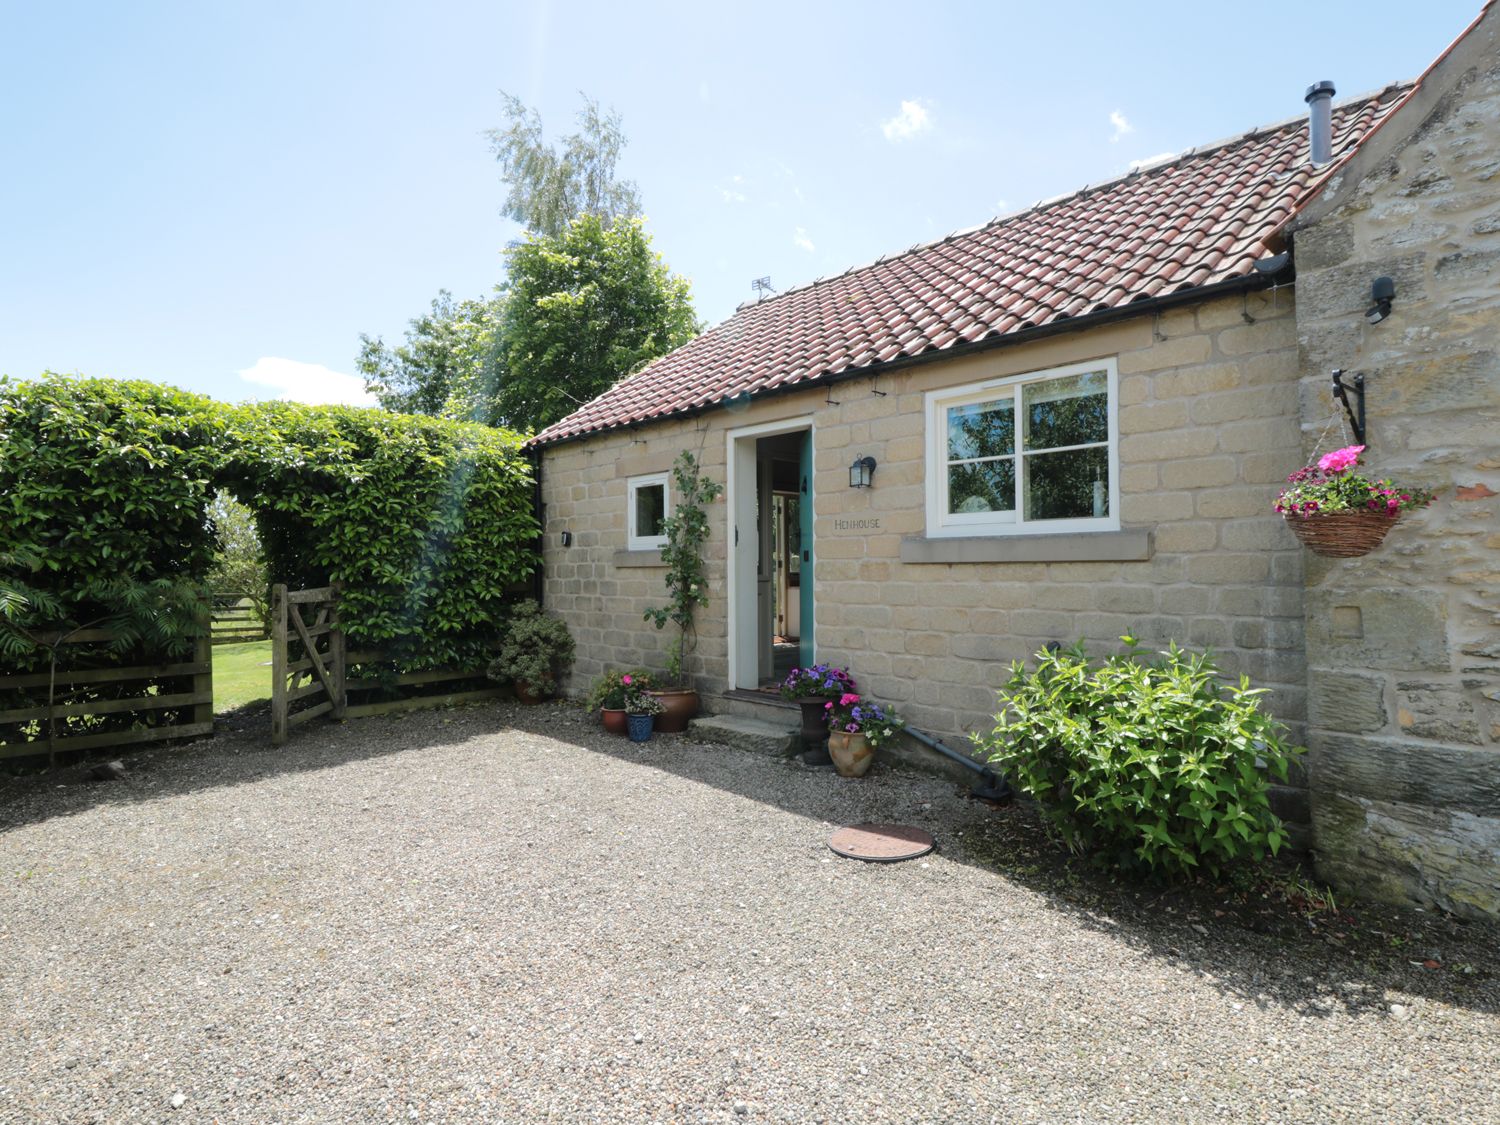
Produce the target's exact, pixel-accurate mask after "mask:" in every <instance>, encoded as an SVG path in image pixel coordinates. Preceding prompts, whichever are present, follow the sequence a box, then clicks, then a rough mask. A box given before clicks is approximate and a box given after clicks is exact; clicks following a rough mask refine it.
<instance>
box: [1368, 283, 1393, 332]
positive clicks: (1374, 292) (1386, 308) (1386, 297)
mask: <svg viewBox="0 0 1500 1125" xmlns="http://www.w3.org/2000/svg"><path fill="white" fill-rule="evenodd" d="M1395 299H1396V283H1395V281H1393V280H1392V279H1391V278H1389V277H1377V278H1376V279H1375V284H1374V285H1372V286H1371V287H1370V300H1372V301H1374V302H1375V303H1374V304H1373V305H1371V306H1370V307H1369V308H1368V309H1367V310H1366V311H1365V319H1366V320H1368V321H1369V322H1370V323H1371V324H1379V323H1380V322H1381V321H1382V320H1384V319H1385V318H1386V317H1388V316H1390V315H1391V302H1392V301H1393V300H1395Z"/></svg>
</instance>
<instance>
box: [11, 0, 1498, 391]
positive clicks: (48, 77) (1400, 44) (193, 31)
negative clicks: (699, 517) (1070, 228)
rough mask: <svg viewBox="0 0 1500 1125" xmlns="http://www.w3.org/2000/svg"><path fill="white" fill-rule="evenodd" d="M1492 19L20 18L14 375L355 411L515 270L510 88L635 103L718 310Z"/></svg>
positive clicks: (1424, 12)
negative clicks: (326, 401)
mask: <svg viewBox="0 0 1500 1125" xmlns="http://www.w3.org/2000/svg"><path fill="white" fill-rule="evenodd" d="M1478 10H1479V0H1426V2H1424V3H1420V4H1395V3H1390V2H1388V0H1375V2H1366V3H1343V2H1328V3H1322V4H1309V3H1306V2H1305V0H1301V2H1295V3H1293V2H1281V0H1272V2H1269V3H1267V2H1261V3H1257V4H1254V5H1235V6H1229V5H1219V4H1212V5H1210V4H1203V3H1173V4H1167V3H1162V4H1134V5H1121V4H1113V3H1112V4H1098V5H1094V4H1077V3H1074V4H1048V5H1030V4H1027V5H1019V4H998V3H995V4H980V3H973V4H945V3H940V2H938V3H929V4H924V5H912V4H910V3H900V4H897V3H863V4H817V3H808V2H805V0H804V2H803V3H801V4H780V3H770V2H764V3H737V4H734V5H704V4H651V3H645V4H634V5H623V4H617V3H616V4H594V3H568V4H548V3H531V4H526V5H519V4H500V3H490V4H469V3H443V2H429V3H423V4H420V5H418V4H414V3H412V4H376V3H361V4H353V3H350V4H323V3H304V4H289V5H282V4H275V3H256V4H238V5H231V4H213V5H208V4H193V5H188V4H181V5H175V4H151V3H133V4H117V3H116V4H73V3H66V2H49V3H36V2H34V0H28V2H25V3H11V2H10V0H0V374H9V375H12V376H17V377H22V378H25V377H30V376H34V375H36V374H38V373H40V372H41V371H42V370H44V369H47V368H51V369H53V370H58V371H64V372H75V371H76V372H82V373H85V374H90V375H110V376H117V377H123V378H145V379H155V380H159V381H164V382H170V383H175V384H177V385H179V386H183V387H188V388H191V389H194V390H199V391H203V392H205V393H208V394H212V395H214V396H215V397H218V398H223V399H228V400H236V399H242V398H247V397H255V398H274V397H279V396H281V395H283V394H287V395H291V396H293V397H301V398H305V399H309V400H316V399H319V398H340V397H346V396H348V395H349V394H350V393H351V387H353V386H356V385H355V384H353V383H352V382H351V381H350V380H348V379H342V378H340V376H341V375H348V374H349V373H352V372H353V371H354V357H355V355H356V353H357V351H358V346H359V343H358V338H359V334H360V333H361V332H369V333H371V334H373V335H383V336H384V337H385V338H386V339H387V340H395V339H398V338H399V337H400V335H401V333H402V331H403V329H404V328H405V325H406V322H407V320H408V319H410V318H411V317H413V316H415V315H417V314H418V313H420V312H421V311H423V310H424V309H425V307H426V305H427V303H428V302H429V301H430V300H431V299H432V298H433V296H435V295H436V293H437V291H438V290H439V289H441V288H447V289H449V290H451V291H452V292H453V293H454V294H455V295H458V296H475V295H478V294H480V293H483V292H485V291H487V290H488V289H489V288H490V287H491V286H493V285H494V283H495V282H496V281H497V280H499V278H500V276H501V272H502V261H501V257H500V251H501V249H502V248H503V247H504V245H505V243H506V242H507V241H508V240H510V239H512V238H514V237H515V236H516V235H517V233H518V229H517V228H516V226H515V224H513V223H510V222H509V221H507V220H504V219H502V218H500V216H499V213H498V209H499V205H500V202H501V199H502V198H503V194H504V190H503V187H502V185H501V184H500V182H499V178H498V169H497V166H496V165H495V163H494V160H493V158H492V156H491V154H490V152H489V150H488V147H487V144H486V141H485V139H484V137H483V136H482V134H483V131H484V130H485V129H486V128H489V127H492V126H494V125H497V124H499V123H500V98H499V94H498V91H499V90H502V89H503V90H506V91H509V92H512V93H515V94H517V95H519V96H520V97H521V98H523V99H524V100H525V101H527V102H528V103H530V104H532V105H534V106H536V107H537V108H539V109H540V111H541V113H542V116H543V120H544V122H545V123H546V125H547V129H548V132H549V134H551V135H557V134H560V133H563V132H567V131H571V129H572V125H573V122H572V118H573V115H574V114H575V113H576V112H577V110H578V108H579V104H580V101H579V91H584V92H586V93H588V94H590V95H591V96H594V97H596V98H598V99H600V100H601V101H602V102H604V103H605V104H606V105H610V106H613V107H614V108H615V109H617V110H618V111H619V112H620V114H621V115H622V116H623V118H624V122H625V131H626V133H627V134H628V136H629V138H630V147H629V148H628V149H627V151H626V154H625V158H624V160H623V162H622V168H621V171H622V173H623V174H624V175H627V176H629V177H631V178H633V179H635V180H637V181H638V182H639V184H640V187H641V194H642V198H643V200H644V203H645V208H646V212H647V216H648V219H649V223H650V229H651V231H652V234H653V236H654V238H655V242H656V247H657V249H658V250H659V251H660V252H661V253H662V254H663V256H664V257H665V258H666V260H667V262H668V263H669V264H670V265H671V266H672V268H673V269H674V270H676V271H677V272H678V273H681V274H684V275H685V276H687V277H688V278H690V279H691V281H692V283H693V290H694V295H695V299H696V303H697V307H698V310H699V312H700V314H701V315H702V316H704V317H705V318H706V319H707V320H708V321H709V322H717V321H719V320H722V319H723V318H724V317H726V316H728V315H729V314H730V313H731V312H733V310H734V307H735V305H736V304H737V303H738V302H740V301H742V300H745V299H747V298H748V297H750V296H751V291H750V280H751V279H752V278H754V277H759V276H764V275H770V277H771V279H772V282H773V284H774V285H776V286H777V287H778V288H786V287H788V286H791V285H796V284H801V283H804V282H807V281H810V280H812V279H813V278H815V277H818V276H821V275H824V274H831V273H837V272H840V271H842V270H843V269H845V268H847V267H849V266H851V265H858V264H861V263H864V262H867V261H870V260H872V259H873V258H875V257H878V256H879V255H881V254H884V253H889V252H892V251H895V250H899V249H902V248H904V247H906V246H909V245H912V244H913V243H916V242H921V241H925V240H927V239H930V238H935V237H938V236H940V235H942V234H943V233H945V232H947V231H949V230H953V229H956V228H959V227H966V226H971V225H973V224H975V223H978V222H982V221H984V220H986V219H988V218H990V217H991V216H993V215H995V214H997V213H1001V212H1004V211H1008V210H1014V209H1017V208H1020V207H1023V206H1026V205H1028V204H1030V203H1033V202H1035V201H1036V200H1038V199H1042V198H1046V197H1048V196H1051V195H1056V194H1058V193H1061V192H1065V191H1070V190H1072V189H1074V188H1077V187H1080V186H1082V185H1083V184H1085V183H1089V182H1095V181H1099V180H1103V179H1107V178H1109V177H1111V176H1114V175H1118V174H1120V173H1122V172H1124V171H1126V170H1127V168H1128V166H1129V164H1130V162H1131V161H1133V160H1140V159H1144V158H1149V157H1152V156H1156V155H1158V154H1161V153H1166V152H1173V151H1178V150H1181V149H1183V148H1186V147H1189V146H1192V145H1195V144H1203V143H1206V142H1208V141H1211V140H1215V139H1218V138H1220V137H1224V136H1227V135H1230V134H1233V133H1238V132H1242V131H1244V130H1246V129H1248V128H1251V127H1253V126H1256V125H1261V124H1266V123H1269V122H1272V121H1276V120H1280V119H1283V118H1286V117H1290V116H1293V115H1296V114H1298V113H1300V112H1302V111H1303V109H1304V108H1305V107H1304V106H1303V103H1302V92H1303V90H1304V89H1305V87H1306V86H1307V85H1308V84H1310V83H1312V82H1314V81H1316V80H1319V79H1322V78H1332V79H1333V80H1334V81H1335V82H1336V83H1337V85H1338V89H1339V95H1340V97H1343V96H1345V95H1350V94H1355V93H1360V92H1364V91H1367V90H1371V89H1375V88H1378V87H1380V86H1383V85H1385V84H1386V83H1387V82H1389V81H1391V80H1394V79H1398V78H1409V77H1412V76H1414V75H1416V74H1417V73H1419V72H1420V71H1421V70H1422V69H1423V68H1424V67H1425V66H1426V65H1427V63H1428V62H1429V61H1431V59H1432V58H1433V57H1434V56H1435V55H1436V54H1437V53H1438V52H1439V51H1441V50H1442V49H1443V47H1444V46H1446V45H1447V44H1448V42H1450V41H1451V40H1452V39H1453V38H1454V37H1455V36H1456V35H1457V34H1458V33H1459V32H1460V31H1461V30H1462V29H1463V27H1464V26H1466V25H1467V23H1468V22H1469V21H1470V20H1471V19H1472V18H1473V16H1474V15H1475V14H1476V13H1477V12H1478ZM242 372H250V373H251V376H252V377H251V378H250V379H247V378H245V377H244V376H243V375H242V374H241V373H242ZM257 380H258V381H257Z"/></svg>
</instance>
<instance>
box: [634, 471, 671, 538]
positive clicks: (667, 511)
mask: <svg viewBox="0 0 1500 1125" xmlns="http://www.w3.org/2000/svg"><path fill="white" fill-rule="evenodd" d="M671 476H672V474H670V473H648V474H646V475H645V476H642V477H630V478H629V479H628V480H627V481H626V482H625V545H626V547H627V548H628V549H629V550H632V551H659V550H661V549H662V548H663V547H665V546H666V545H667V537H666V536H665V535H639V534H637V533H636V526H635V513H636V505H635V494H636V492H637V491H639V490H640V489H642V488H650V487H653V486H654V485H658V484H659V485H661V491H662V506H661V518H662V519H666V518H667V517H668V516H670V515H671V514H672V481H671Z"/></svg>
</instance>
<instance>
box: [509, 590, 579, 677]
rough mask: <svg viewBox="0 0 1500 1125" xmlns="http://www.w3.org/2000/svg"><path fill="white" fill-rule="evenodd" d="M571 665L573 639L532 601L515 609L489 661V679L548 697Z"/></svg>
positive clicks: (565, 626) (562, 624) (558, 620)
mask: <svg viewBox="0 0 1500 1125" xmlns="http://www.w3.org/2000/svg"><path fill="white" fill-rule="evenodd" d="M572 665H573V637H572V634H570V633H569V632H568V626H567V625H566V624H565V623H564V622H563V619H562V618H560V617H553V616H552V615H551V614H547V613H543V612H542V607H541V606H539V605H537V604H536V602H534V601H524V602H522V603H521V604H520V605H518V606H516V608H515V611H514V614H513V615H512V617H511V621H510V626H509V628H507V629H506V631H505V640H504V642H503V643H502V644H501V645H500V655H499V656H497V657H495V659H494V660H493V661H491V662H490V666H489V670H488V674H489V677H490V679H492V680H510V681H511V682H513V683H516V684H520V685H523V686H525V687H527V688H529V689H530V690H531V691H532V693H533V694H535V695H550V694H552V692H553V691H554V690H555V689H556V687H557V680H558V677H559V676H563V675H566V674H567V671H568V669H569V668H570V667H572Z"/></svg>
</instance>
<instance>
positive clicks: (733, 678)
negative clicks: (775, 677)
mask: <svg viewBox="0 0 1500 1125" xmlns="http://www.w3.org/2000/svg"><path fill="white" fill-rule="evenodd" d="M804 430H810V431H812V433H813V435H814V443H813V448H814V451H815V452H816V449H817V442H816V435H817V427H816V426H815V425H814V424H813V416H812V415H811V414H804V415H801V416H799V417H796V418H786V419H783V420H781V421H779V422H762V423H760V424H759V425H755V426H740V427H739V428H737V429H733V430H730V431H728V432H727V433H726V434H725V435H724V463H725V465H726V472H725V486H724V496H725V499H726V500H727V501H728V504H727V505H726V506H727V507H728V509H729V511H728V517H729V522H728V527H727V528H726V537H725V541H726V545H727V549H726V551H725V554H726V556H727V559H728V575H727V578H726V585H727V589H726V590H725V594H726V595H727V596H726V598H725V601H726V603H727V607H728V610H727V612H728V614H729V621H728V626H729V688H730V690H731V691H733V690H734V689H735V688H750V689H752V690H753V689H755V688H757V687H759V686H760V620H759V615H758V612H757V606H756V589H755V564H756V561H757V559H758V557H759V553H760V539H759V536H757V535H756V533H755V501H756V490H757V487H758V484H757V476H756V455H755V443H756V440H757V439H759V438H763V437H775V436H776V435H777V434H797V433H801V432H802V431H804ZM813 475H814V474H813V473H812V472H811V471H809V472H808V474H807V478H808V479H807V500H806V502H807V503H808V504H811V503H812V502H813V495H812V488H813ZM767 514H768V516H769V513H767ZM737 528H738V529H739V530H740V532H742V534H740V535H739V536H738V542H736V534H735V533H736V529H737ZM804 546H806V544H804ZM747 573H748V575H749V581H745V575H746V574H747ZM813 605H814V612H815V613H816V606H817V599H816V596H815V597H814V599H813Z"/></svg>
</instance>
